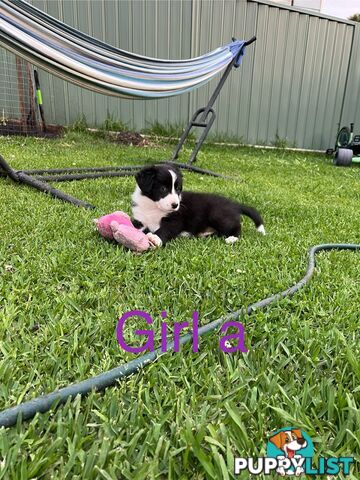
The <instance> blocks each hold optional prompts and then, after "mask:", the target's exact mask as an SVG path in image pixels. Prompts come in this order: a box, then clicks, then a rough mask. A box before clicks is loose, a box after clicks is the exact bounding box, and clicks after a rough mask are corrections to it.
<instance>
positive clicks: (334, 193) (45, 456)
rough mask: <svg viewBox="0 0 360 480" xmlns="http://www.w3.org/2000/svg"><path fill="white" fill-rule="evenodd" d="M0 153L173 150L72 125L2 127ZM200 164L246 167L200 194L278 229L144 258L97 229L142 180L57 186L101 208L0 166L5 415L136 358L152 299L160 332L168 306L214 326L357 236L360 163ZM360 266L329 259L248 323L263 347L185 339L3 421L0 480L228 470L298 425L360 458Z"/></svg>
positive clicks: (264, 159) (133, 157) (242, 153)
mask: <svg viewBox="0 0 360 480" xmlns="http://www.w3.org/2000/svg"><path fill="white" fill-rule="evenodd" d="M0 152H1V154H2V155H3V156H4V157H5V158H6V159H8V161H9V162H10V163H11V164H12V165H13V166H15V167H17V168H19V169H21V168H31V167H32V168H40V167H60V166H64V167H66V166H69V167H70V166H74V165H76V166H91V165H109V164H129V163H134V164H136V163H138V159H139V158H142V160H143V161H146V162H150V161H151V160H152V159H166V158H170V153H171V150H170V147H167V146H166V147H163V146H159V147H158V148H146V149H138V148H136V147H121V146H119V145H116V144H113V143H109V142H106V141H105V140H102V139H96V138H94V137H92V136H90V135H86V134H81V133H76V132H69V133H68V134H67V135H66V136H65V137H64V138H62V139H57V140H52V141H49V140H44V139H26V138H0ZM189 153H190V149H187V150H185V152H184V156H183V157H182V159H183V160H185V159H186V158H187V157H188V156H189ZM198 165H199V166H203V167H208V168H210V169H213V170H217V171H221V172H223V173H226V174H236V176H237V178H236V179H234V180H230V181H229V180H224V179H218V178H212V177H206V176H204V177H201V176H199V175H195V174H191V173H185V185H186V188H187V189H193V190H198V191H200V190H204V191H209V192H216V193H221V194H224V195H227V196H229V197H232V198H234V199H237V200H239V201H242V202H246V203H249V204H251V205H254V206H256V207H258V208H259V210H260V211H261V212H262V213H263V215H264V218H265V223H266V227H267V231H268V235H267V236H266V237H261V236H259V235H257V233H256V232H255V229H254V228H253V225H252V224H251V222H250V221H248V220H247V219H245V220H244V228H243V239H242V240H241V242H238V243H237V244H235V245H233V246H228V245H226V244H225V243H224V242H223V241H221V240H220V239H215V238H208V239H184V238H181V239H177V240H175V241H173V242H171V243H169V244H168V245H167V246H166V247H165V248H162V249H159V250H155V251H150V252H147V253H145V254H143V255H134V254H133V253H131V252H129V251H125V250H124V249H123V248H122V247H121V246H117V245H114V244H111V243H108V242H106V241H104V240H102V239H101V238H99V236H98V235H97V233H96V232H95V231H94V229H93V226H92V218H93V217H94V216H99V215H101V214H103V213H106V212H111V211H114V210H116V209H122V210H125V211H128V212H129V211H130V207H131V201H130V195H131V192H132V190H133V188H134V179H133V178H124V179H121V178H117V179H116V178H115V179H99V180H91V181H83V182H72V183H70V182H69V183H63V184H59V187H60V188H62V189H63V190H65V191H66V192H68V193H70V194H72V195H75V196H77V197H78V198H81V199H84V200H87V201H89V202H91V203H93V204H95V205H96V206H97V207H98V208H97V210H96V211H95V212H90V211H86V210H83V209H79V208H76V207H73V206H72V205H70V204H65V203H62V202H60V201H55V200H53V199H50V198H49V197H48V196H46V195H44V194H41V193H39V192H37V191H35V190H32V189H30V188H28V187H26V186H18V185H15V184H14V183H12V182H11V181H10V180H5V179H3V178H0V205H1V207H0V208H1V215H0V232H1V237H0V260H1V262H0V273H1V275H0V379H1V382H0V409H1V410H2V409H4V408H8V407H11V406H14V405H16V404H18V403H20V402H21V401H25V400H29V399H31V398H34V397H36V396H37V395H40V394H44V393H47V392H50V391H52V390H53V389H55V388H58V387H62V386H65V385H67V384H68V383H69V382H77V381H80V380H83V379H85V378H87V377H89V376H92V375H96V374H99V373H101V372H103V371H104V370H107V369H110V368H113V367H115V366H117V365H120V364H122V363H124V362H126V361H129V360H130V359H131V358H133V356H132V355H131V354H127V353H126V352H124V351H123V350H121V349H120V348H119V345H118V344H117V341H116V337H115V327H116V323H117V318H118V317H119V316H120V315H122V314H123V313H124V312H126V311H129V310H133V309H142V310H146V311H147V312H149V313H150V314H151V315H152V316H153V318H154V323H155V327H156V325H157V326H158V325H159V324H160V321H161V317H160V312H161V311H162V310H166V311H167V312H168V316H169V319H170V320H173V321H177V322H180V321H184V320H190V319H191V313H192V311H193V310H198V311H199V312H200V322H201V324H205V323H206V322H209V321H211V320H214V319H216V318H218V317H219V316H221V315H222V314H224V313H226V312H230V311H232V310H235V309H238V308H239V307H241V306H246V305H248V304H250V303H253V302H254V301H257V300H259V299H261V298H263V297H265V296H268V295H269V294H271V293H275V292H277V291H279V290H283V289H284V288H286V287H287V286H289V285H291V284H293V283H294V282H295V281H297V280H298V279H299V278H300V277H301V276H302V275H303V272H304V270H305V267H306V262H307V249H308V247H309V246H311V245H314V244H317V243H322V242H352V243H360V213H359V205H360V169H357V168H350V169H344V168H335V167H333V166H332V165H331V161H330V160H328V159H327V158H326V157H325V156H321V155H315V154H308V153H307V154H303V153H293V152H292V153H288V152H286V151H280V150H278V151H276V150H275V151H269V150H265V149H264V150H261V149H251V148H246V147H239V148H226V147H223V146H221V147H220V146H219V147H215V146H204V147H203V149H202V151H201V152H200V154H199V155H198ZM359 272H360V254H358V253H355V252H331V253H321V254H320V255H319V256H318V267H317V270H316V274H315V275H314V277H313V279H312V280H311V283H310V284H309V285H308V286H307V287H306V288H304V289H302V290H301V291H300V292H299V293H298V294H297V295H295V296H294V297H293V298H292V299H288V300H284V301H282V302H280V303H278V304H276V305H274V306H272V307H270V308H268V309H267V310H264V311H260V312H256V313H254V314H253V315H252V316H251V317H248V318H244V319H243V323H244V325H245V331H246V344H247V347H248V348H249V353H248V354H241V353H239V354H231V355H226V354H224V353H222V352H221V351H220V349H219V346H218V340H219V334H218V332H215V333H212V334H209V335H208V336H207V337H205V338H202V339H201V341H200V351H199V353H198V354H195V353H192V351H191V347H190V346H185V347H183V348H182V350H181V352H180V353H173V354H168V355H165V356H163V357H161V358H160V359H159V360H158V361H157V362H156V363H154V364H152V365H149V366H148V367H146V368H145V369H144V370H143V371H141V372H140V373H138V374H136V375H133V376H132V377H130V378H128V379H127V380H125V381H123V382H121V383H119V384H118V385H117V386H115V387H112V388H108V389H107V390H106V391H104V392H102V393H97V394H95V393H93V394H91V395H90V396H89V397H87V398H84V399H82V400H80V399H79V398H77V399H76V400H74V401H73V402H68V403H67V404H66V405H65V406H63V407H61V408H58V409H56V410H52V411H51V412H48V413H45V414H41V415H37V416H36V417H35V418H34V419H33V420H31V421H28V422H24V423H23V424H20V423H19V424H18V425H17V426H16V427H14V428H9V429H4V428H3V429H0V478H1V479H6V480H7V479H28V478H38V479H51V478H54V479H95V478H96V479H97V478H99V479H155V478H156V479H158V478H159V479H165V478H168V479H183V480H187V479H197V480H200V479H205V478H206V479H220V478H224V479H231V478H235V477H234V476H233V473H232V471H233V458H234V457H235V456H263V455H264V454H265V445H266V437H267V435H268V434H269V433H270V432H271V431H273V430H275V429H278V428H281V427H283V426H286V425H293V426H297V427H300V428H303V429H305V430H306V431H307V433H308V434H309V435H310V436H311V437H312V439H313V441H314V442H315V449H316V454H317V455H319V456H347V455H353V456H355V459H356V461H357V462H359V461H360V446H359V438H360V410H359V394H360V388H359V384H360V382H359V380H360V365H359V358H360V356H359V353H360V352H359V345H360V342H359V316H360V314H359V303H360V302H359V300H360V296H359ZM140 328H141V327H140ZM128 330H129V331H128V338H129V339H130V340H131V338H132V335H131V332H130V329H128ZM156 331H157V338H159V329H158V328H156ZM130 340H129V341H130ZM356 472H357V473H356ZM358 475H359V470H358V468H357V470H356V469H353V471H352V476H351V477H348V478H352V479H355V478H358ZM237 478H244V479H245V478H249V476H248V475H244V476H240V477H237ZM257 478H261V476H259V477H257ZM264 478H265V477H264ZM339 478H341V477H339Z"/></svg>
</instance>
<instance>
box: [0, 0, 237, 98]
mask: <svg viewBox="0 0 360 480" xmlns="http://www.w3.org/2000/svg"><path fill="white" fill-rule="evenodd" d="M0 46H3V47H5V48H6V49H8V50H9V51H11V52H13V53H15V54H16V55H19V56H20V57H22V58H24V59H25V60H27V61H29V62H31V63H32V64H34V65H37V66H39V67H41V68H43V69H44V70H47V71H48V72H50V73H52V74H54V75H57V76H58V77H61V78H63V79H64V80H67V81H69V82H72V83H75V84H76V85H79V86H81V87H84V88H87V89H90V90H92V91H95V92H99V93H104V94H106V95H114V96H118V97H125V98H129V97H135V98H145V99H152V98H154V99H156V98H164V97H170V96H174V95H180V94H182V93H185V92H188V91H190V90H192V89H194V88H196V87H199V86H200V85H203V84H204V83H206V82H208V81H210V80H211V79H212V78H213V77H214V76H215V75H216V74H217V73H219V72H221V71H222V70H224V69H225V68H226V67H227V66H228V65H229V64H230V63H231V62H234V65H235V66H238V65H239V64H240V62H241V58H242V56H243V54H244V51H245V42H244V41H240V40H236V41H233V42H231V43H229V44H227V45H224V46H223V47H220V48H217V49H216V50H213V51H212V52H209V53H207V54H205V55H201V56H199V57H196V58H192V59H188V60H164V59H155V58H150V57H143V56H141V55H137V54H134V53H130V52H127V51H125V50H120V49H118V48H115V47H112V46H111V45H108V44H106V43H104V42H101V41H100V40H97V39H95V38H92V37H90V36H89V35H86V34H84V33H82V32H79V31H78V30H76V29H74V28H72V27H70V26H68V25H66V24H64V23H62V22H60V21H59V20H56V19H55V18H53V17H51V16H50V15H47V14H46V13H44V12H42V11H41V10H39V9H37V8H35V7H33V6H32V5H30V4H28V3H26V2H24V1H22V0H0Z"/></svg>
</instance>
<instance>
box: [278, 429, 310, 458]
mask: <svg viewBox="0 0 360 480" xmlns="http://www.w3.org/2000/svg"><path fill="white" fill-rule="evenodd" d="M269 440H270V442H271V443H273V444H274V445H275V446H276V447H277V448H279V449H280V450H283V451H284V452H285V454H286V456H287V457H289V458H292V457H293V456H294V455H295V453H296V451H297V450H301V449H302V448H305V447H306V445H307V442H306V440H305V438H303V436H302V434H301V431H300V430H298V429H293V430H285V431H282V432H279V433H277V434H276V435H273V436H272V437H270V439H269Z"/></svg>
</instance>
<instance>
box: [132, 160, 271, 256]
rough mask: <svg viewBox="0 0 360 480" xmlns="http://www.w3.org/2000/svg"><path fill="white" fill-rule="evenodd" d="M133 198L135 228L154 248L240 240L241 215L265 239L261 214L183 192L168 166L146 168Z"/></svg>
mask: <svg viewBox="0 0 360 480" xmlns="http://www.w3.org/2000/svg"><path fill="white" fill-rule="evenodd" d="M135 178H136V183H137V186H136V189H135V191H134V193H133V195H132V202H133V203H132V213H133V218H134V225H135V226H136V227H137V228H140V229H142V230H143V231H144V232H145V233H147V235H148V237H149V240H150V242H151V243H152V244H153V245H154V246H157V247H160V246H161V245H163V244H165V243H166V242H168V241H169V240H171V239H173V238H176V237H178V236H179V235H182V236H193V235H195V236H207V235H211V234H213V233H214V234H216V235H218V236H221V237H224V238H225V242H226V243H234V242H236V241H237V240H238V239H239V237H240V231H241V226H240V215H242V214H243V215H246V216H248V217H250V218H251V219H252V220H253V222H254V223H255V226H256V228H257V230H258V231H259V232H260V233H262V234H263V235H265V229H264V222H263V220H262V218H261V215H260V213H259V212H258V211H257V210H256V209H255V208H252V207H248V206H246V205H241V204H240V203H237V202H234V201H232V200H229V199H227V198H224V197H221V196H219V195H212V194H208V193H195V192H182V175H181V173H180V171H179V170H178V169H177V168H176V167H175V166H174V165H170V164H163V165H156V166H150V167H145V168H143V169H142V170H140V171H139V172H138V173H137V175H136V177H135Z"/></svg>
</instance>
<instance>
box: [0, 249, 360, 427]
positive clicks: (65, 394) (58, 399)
mask: <svg viewBox="0 0 360 480" xmlns="http://www.w3.org/2000/svg"><path fill="white" fill-rule="evenodd" d="M323 250H360V245H357V244H347V243H344V244H342V243H339V244H332V243H328V244H321V245H315V246H313V247H311V248H310V249H309V252H308V266H307V270H306V273H305V275H304V277H303V278H302V279H301V280H300V281H299V282H297V283H296V284H295V285H293V286H292V287H290V288H288V289H287V290H284V291H283V292H280V293H276V294H275V295H272V296H270V297H267V298H264V299H263V300H260V301H258V302H256V303H253V304H252V305H250V306H249V307H247V308H244V309H241V310H238V311H236V312H232V313H230V314H228V315H225V316H223V317H221V318H218V319H217V320H214V321H213V322H210V323H208V324H207V325H204V326H203V327H200V328H199V336H200V335H204V334H206V333H208V332H211V331H212V330H214V329H216V328H217V327H220V326H221V325H222V324H223V323H224V322H226V321H229V320H236V319H238V318H239V317H240V316H241V315H250V314H251V313H252V312H253V311H255V310H259V309H263V308H265V307H267V306H268V305H270V304H271V303H273V302H275V301H277V300H281V299H282V298H285V297H290V296H292V295H293V294H294V293H295V292H297V291H298V290H299V289H300V288H301V287H303V286H304V285H306V284H307V283H308V281H309V280H310V278H311V277H312V275H313V273H314V270H315V265H316V263H315V255H316V253H318V252H321V251H323ZM190 340H192V334H187V335H183V336H181V337H180V344H181V345H183V344H184V343H187V342H189V341H190ZM169 347H170V348H169V350H168V351H171V350H172V349H173V347H174V343H173V342H171V343H170V344H169ZM161 355H164V353H163V352H161V350H160V348H159V349H157V350H155V351H153V352H149V353H147V354H145V355H142V356H141V357H139V358H136V359H135V360H132V361H131V362H128V363H126V364H124V365H121V366H119V367H116V368H113V369H112V370H108V371H107V372H104V373H101V374H100V375H97V376H95V377H91V378H88V379H87V380H83V381H82V382H79V383H75V384H72V385H69V386H67V387H64V388H61V389H60V390H55V391H54V392H52V393H49V394H47V395H41V396H40V397H37V398H34V399H33V400H29V401H28V402H24V403H21V404H20V405H17V406H16V407H12V408H8V409H7V410H4V411H2V412H0V427H11V426H12V425H15V424H16V422H17V418H18V417H19V415H21V418H22V420H28V419H30V418H32V417H34V416H35V414H36V413H44V412H47V411H48V410H50V409H51V408H52V407H53V406H55V405H59V404H62V403H65V402H66V400H67V399H68V398H69V397H75V396H76V395H86V394H87V393H89V392H90V391H91V390H93V389H94V390H95V391H99V390H103V389H105V388H106V387H109V386H110V385H113V384H114V383H115V382H116V381H117V380H122V379H123V378H125V377H128V376H129V375H131V374H133V373H135V372H137V371H138V370H139V369H140V368H142V367H145V366H146V365H147V364H149V363H151V362H154V361H155V360H156V359H157V358H158V357H160V356H161Z"/></svg>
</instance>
